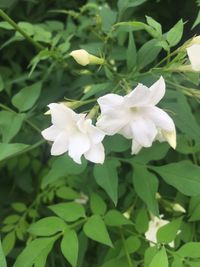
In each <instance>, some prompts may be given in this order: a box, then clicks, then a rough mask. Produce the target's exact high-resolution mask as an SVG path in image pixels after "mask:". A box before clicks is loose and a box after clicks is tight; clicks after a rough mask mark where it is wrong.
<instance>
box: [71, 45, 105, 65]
mask: <svg viewBox="0 0 200 267" xmlns="http://www.w3.org/2000/svg"><path fill="white" fill-rule="evenodd" d="M70 56H72V57H73V58H74V60H75V61H76V62H77V63H78V64H80V65H82V66H86V65H88V64H94V65H102V64H104V62H105V60H104V59H103V58H99V57H96V56H93V55H91V54H89V53H88V52H87V51H86V50H84V49H79V50H74V51H72V52H71V53H70Z"/></svg>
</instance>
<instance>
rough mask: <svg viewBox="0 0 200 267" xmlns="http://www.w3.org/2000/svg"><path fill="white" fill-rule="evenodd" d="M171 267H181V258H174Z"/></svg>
mask: <svg viewBox="0 0 200 267" xmlns="http://www.w3.org/2000/svg"><path fill="white" fill-rule="evenodd" d="M172 267H183V259H181V258H178V257H177V258H174V260H173V263H172Z"/></svg>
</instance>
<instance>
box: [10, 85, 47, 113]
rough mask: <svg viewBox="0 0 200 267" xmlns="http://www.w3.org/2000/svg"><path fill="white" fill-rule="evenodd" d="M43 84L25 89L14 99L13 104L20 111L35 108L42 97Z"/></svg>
mask: <svg viewBox="0 0 200 267" xmlns="http://www.w3.org/2000/svg"><path fill="white" fill-rule="evenodd" d="M41 89H42V83H41V82H37V83H34V84H32V85H30V86H27V87H24V88H23V89H21V90H20V91H19V92H18V93H17V94H16V95H14V96H13V98H12V104H13V105H14V106H15V107H16V108H18V110H19V111H27V110H29V109H30V108H32V107H33V105H34V104H35V103H36V101H37V100H38V98H39V96H40V92H41Z"/></svg>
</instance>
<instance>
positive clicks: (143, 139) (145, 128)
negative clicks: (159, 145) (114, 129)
mask: <svg viewBox="0 0 200 267" xmlns="http://www.w3.org/2000/svg"><path fill="white" fill-rule="evenodd" d="M131 128H132V132H133V136H134V139H135V140H136V142H137V143H139V144H140V145H141V146H144V147H150V146H151V145H152V142H153V141H154V139H155V137H156V135H157V129H156V127H155V125H154V123H153V122H152V121H150V120H148V119H143V118H142V117H141V119H138V120H136V121H133V122H132V124H131Z"/></svg>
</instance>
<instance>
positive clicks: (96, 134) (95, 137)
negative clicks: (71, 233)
mask: <svg viewBox="0 0 200 267" xmlns="http://www.w3.org/2000/svg"><path fill="white" fill-rule="evenodd" d="M88 134H89V138H90V140H91V141H92V143H93V144H98V143H100V142H102V140H103V139H104V137H105V133H104V132H103V131H102V130H100V129H99V128H98V127H95V126H93V125H90V126H89V127H88Z"/></svg>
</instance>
